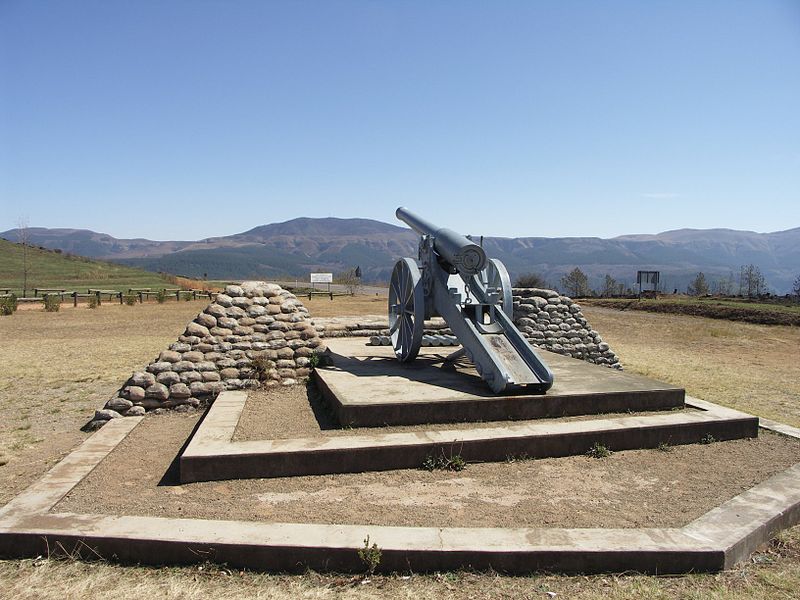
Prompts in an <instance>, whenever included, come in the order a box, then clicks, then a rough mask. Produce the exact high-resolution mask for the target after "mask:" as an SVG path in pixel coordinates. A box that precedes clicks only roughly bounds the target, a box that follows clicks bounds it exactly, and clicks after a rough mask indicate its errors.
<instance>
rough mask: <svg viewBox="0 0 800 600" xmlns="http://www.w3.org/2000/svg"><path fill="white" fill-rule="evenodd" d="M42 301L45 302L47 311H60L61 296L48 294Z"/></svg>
mask: <svg viewBox="0 0 800 600" xmlns="http://www.w3.org/2000/svg"><path fill="white" fill-rule="evenodd" d="M42 301H43V302H44V309H45V311H47V312H58V311H59V309H60V308H61V296H56V295H54V294H47V295H46V296H45V297H44V298H43V299H42Z"/></svg>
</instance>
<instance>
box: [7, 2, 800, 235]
mask: <svg viewBox="0 0 800 600" xmlns="http://www.w3.org/2000/svg"><path fill="white" fill-rule="evenodd" d="M400 205H405V206H408V207H409V208H411V209H412V210H416V211H417V212H420V213H421V214H423V215H424V216H426V217H427V218H429V219H430V220H432V221H434V222H438V223H440V224H441V225H443V226H450V227H452V228H453V229H457V230H460V231H462V232H464V233H478V234H480V233H482V234H486V235H503V236H566V235H570V236H572V235H580V236H601V237H611V236H615V235H620V234H625V233H655V232H658V231H663V230H667V229H675V228H681V227H695V228H710V227H729V228H734V229H750V230H755V231H776V230H782V229H788V228H792V227H798V226H800V2H797V1H792V2H789V1H784V2H780V1H767V0H757V1H752V2H735V1H732V0H723V1H720V2H690V1H668V2H657V1H652V2H651V1H647V2H643V1H639V0H637V1H632V2H588V1H587V2H562V1H553V2H534V1H524V2H512V1H501V0H498V1H495V2H470V1H464V0H457V1H451V2H443V1H431V0H426V1H419V2H412V1H400V0H396V1H391V2H390V1H388V0H386V1H383V2H374V1H362V2H345V1H335V0H328V1H323V0H318V1H316V2H266V1H254V2H245V1H238V2H233V1H231V2H222V1H219V2H211V1H197V0H192V1H184V2H181V1H177V0H176V1H172V2H163V1H160V0H159V1H155V0H153V1H148V0H137V1H135V2H130V1H113V0H111V1H109V0H98V1H80V0H76V1H71V2H63V1H54V2H47V1H33V0H19V1H17V0H0V231H2V230H5V229H10V228H13V227H15V226H16V225H17V222H18V221H19V220H20V219H26V220H27V223H28V225H29V226H42V227H75V228H87V229H93V230H96V231H102V232H106V233H110V234H111V235H114V236H117V237H148V238H152V239H198V238H202V237H206V236H217V235H228V234H232V233H237V232H240V231H244V230H247V229H250V228H251V227H254V226H256V225H261V224H264V223H270V222H277V221H284V220H287V219H291V218H294V217H299V216H338V217H367V218H373V219H378V220H382V221H387V222H396V221H395V219H394V209H395V208H396V207H397V206H400Z"/></svg>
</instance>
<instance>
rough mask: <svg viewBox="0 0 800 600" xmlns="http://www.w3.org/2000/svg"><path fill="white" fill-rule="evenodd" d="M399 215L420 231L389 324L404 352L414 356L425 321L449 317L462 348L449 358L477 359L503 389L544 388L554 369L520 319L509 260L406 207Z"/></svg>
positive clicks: (395, 279) (403, 357) (398, 274)
mask: <svg viewBox="0 0 800 600" xmlns="http://www.w3.org/2000/svg"><path fill="white" fill-rule="evenodd" d="M395 214H396V216H397V218H398V219H400V220H401V221H403V222H404V223H406V224H407V225H409V226H410V227H411V228H412V229H413V230H414V231H416V232H417V233H418V234H419V235H420V241H419V259H418V261H417V260H414V259H413V258H402V259H400V260H399V261H398V262H397V263H396V264H395V266H394V270H393V271H392V278H391V284H390V286H389V329H390V333H391V338H392V345H393V346H394V352H395V355H396V356H397V358H398V359H399V360H400V361H402V362H408V361H412V360H414V359H415V358H416V356H417V354H418V353H419V349H420V346H421V345H422V334H423V330H424V321H425V319H429V318H431V317H434V316H441V317H442V318H443V319H444V320H445V321H446V322H447V325H448V326H449V327H450V329H451V330H452V332H453V333H454V334H455V336H456V337H457V338H458V341H459V342H460V343H461V346H462V348H461V349H460V350H458V351H457V352H455V353H454V354H452V355H450V356H449V357H448V360H455V359H457V358H460V357H462V356H465V357H466V358H467V359H469V360H470V361H471V362H472V363H473V364H474V365H475V369H476V370H477V371H478V374H479V375H480V376H481V378H483V380H484V381H486V383H487V384H488V385H489V387H490V388H491V389H492V391H493V392H495V393H501V392H512V391H522V392H524V393H528V392H535V393H544V392H546V391H547V390H548V389H549V388H550V387H551V386H552V385H553V373H552V372H551V371H550V369H549V368H548V367H547V365H546V364H545V363H544V362H542V360H541V359H540V358H539V356H538V355H537V354H536V352H535V351H534V349H533V347H532V346H531V345H530V344H529V343H528V341H527V340H526V339H525V338H524V337H523V335H522V334H521V333H520V331H519V330H518V329H517V328H516V326H515V325H514V322H513V316H514V313H513V311H514V308H513V300H512V295H511V281H510V279H509V276H508V271H506V268H505V266H504V265H503V263H502V262H500V261H499V260H497V259H494V258H487V257H486V253H485V252H484V250H483V248H482V247H481V246H480V245H479V244H476V243H475V242H474V241H472V240H471V239H469V238H467V237H465V236H463V235H461V234H459V233H456V232H455V231H453V230H451V229H446V228H443V227H436V226H435V225H433V224H432V223H430V222H428V221H426V220H425V219H423V218H422V217H420V216H418V215H415V214H414V213H412V212H411V211H409V210H408V209H406V208H402V207H401V208H398V209H397V211H396V213H395Z"/></svg>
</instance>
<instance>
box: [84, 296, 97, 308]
mask: <svg viewBox="0 0 800 600" xmlns="http://www.w3.org/2000/svg"><path fill="white" fill-rule="evenodd" d="M86 306H88V307H89V308H97V307H98V306H99V302H98V300H97V296H94V295H92V296H89V301H88V302H87V303H86Z"/></svg>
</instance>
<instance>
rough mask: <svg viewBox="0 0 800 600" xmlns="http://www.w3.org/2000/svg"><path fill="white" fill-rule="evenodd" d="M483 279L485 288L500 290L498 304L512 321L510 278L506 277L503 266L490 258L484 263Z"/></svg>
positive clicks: (512, 299) (512, 303)
mask: <svg viewBox="0 0 800 600" xmlns="http://www.w3.org/2000/svg"><path fill="white" fill-rule="evenodd" d="M484 277H485V279H484V281H486V287H493V288H500V303H501V305H502V309H503V312H504V313H506V315H507V316H508V318H509V319H513V318H514V298H513V295H512V292H511V278H510V277H509V276H508V271H506V267H505V265H504V264H503V263H501V262H500V261H499V260H497V259H496V258H490V259H489V260H487V261H486V268H485V269H484Z"/></svg>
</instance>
